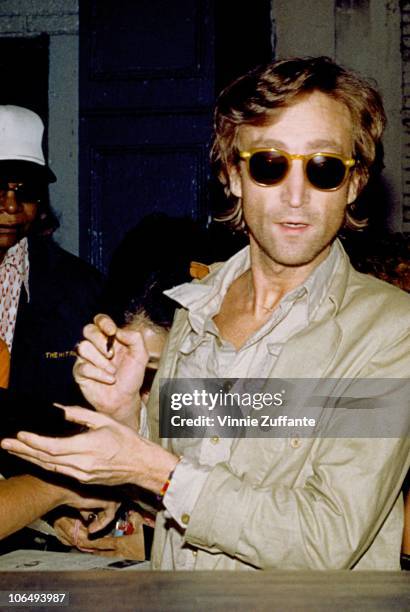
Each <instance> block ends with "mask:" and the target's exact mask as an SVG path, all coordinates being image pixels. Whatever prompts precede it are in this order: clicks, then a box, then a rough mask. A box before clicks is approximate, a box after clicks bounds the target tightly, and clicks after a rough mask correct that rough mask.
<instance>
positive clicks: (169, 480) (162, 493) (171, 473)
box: [157, 457, 182, 501]
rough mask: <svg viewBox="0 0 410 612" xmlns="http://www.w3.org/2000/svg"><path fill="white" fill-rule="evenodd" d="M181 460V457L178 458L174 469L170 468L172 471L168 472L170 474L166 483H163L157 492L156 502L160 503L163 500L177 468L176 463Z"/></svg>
mask: <svg viewBox="0 0 410 612" xmlns="http://www.w3.org/2000/svg"><path fill="white" fill-rule="evenodd" d="M181 459H182V457H179V458H178V461H177V463H176V464H175V467H174V468H172V470H171V471H170V473H169V475H168V478H167V479H166V481H165V482H164V484H163V485H162V487H161V490H160V492H159V493H158V495H157V500H158V501H162V500H163V497H164V495H165V493H166V492H167V491H168V487H169V485H170V484H171V480H172V477H173V475H174V472H175V468H176V467H177V465H178V463H179V462H180V461H181Z"/></svg>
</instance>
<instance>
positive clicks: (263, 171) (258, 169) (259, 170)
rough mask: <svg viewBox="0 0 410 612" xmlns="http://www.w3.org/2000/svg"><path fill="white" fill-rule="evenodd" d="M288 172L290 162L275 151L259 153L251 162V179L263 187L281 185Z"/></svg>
mask: <svg viewBox="0 0 410 612" xmlns="http://www.w3.org/2000/svg"><path fill="white" fill-rule="evenodd" d="M287 170H288V160H287V159H286V157H284V156H283V155H281V154H280V153H275V152H274V151H259V152H257V153H254V154H253V155H252V156H251V158H250V160H249V172H250V174H251V177H252V178H253V179H254V180H255V181H256V182H257V183H261V184H262V185H275V184H276V183H279V182H280V181H281V180H282V179H283V177H284V176H285V174H286V172H287Z"/></svg>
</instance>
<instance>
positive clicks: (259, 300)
mask: <svg viewBox="0 0 410 612" xmlns="http://www.w3.org/2000/svg"><path fill="white" fill-rule="evenodd" d="M329 252H330V246H328V247H326V249H324V250H323V251H322V253H320V255H319V256H317V257H316V258H315V259H314V260H313V261H310V262H307V263H306V264H302V265H299V266H289V265H283V264H280V263H278V262H275V261H273V260H272V259H271V258H270V257H269V256H268V255H267V254H266V253H264V252H263V251H262V250H261V249H260V248H259V247H258V246H257V245H255V243H254V242H253V241H252V240H251V243H250V256H251V267H250V270H249V272H248V275H249V278H248V281H247V282H248V287H249V289H248V296H249V298H250V299H251V300H252V304H253V310H254V312H257V311H258V310H259V309H262V310H270V311H272V310H274V308H275V306H276V305H277V304H278V303H279V302H280V300H281V299H282V298H283V296H284V295H286V294H287V293H289V292H291V291H293V289H296V287H299V286H300V285H302V284H303V283H304V282H305V280H306V279H307V278H308V277H309V276H310V274H311V273H312V272H313V270H315V268H317V266H318V265H319V264H321V263H322V261H324V260H325V259H326V258H327V256H328V255H329Z"/></svg>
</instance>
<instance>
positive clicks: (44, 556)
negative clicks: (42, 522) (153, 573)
mask: <svg viewBox="0 0 410 612" xmlns="http://www.w3.org/2000/svg"><path fill="white" fill-rule="evenodd" d="M95 569H116V570H118V569H120V570H122V571H124V570H149V569H150V562H149V561H142V562H141V561H127V560H124V559H122V558H120V557H100V556H98V555H92V554H87V553H60V552H51V551H43V550H15V551H13V552H11V553H8V554H6V555H1V556H0V571H2V572H7V571H9V572H15V571H16V570H17V571H23V572H26V571H35V572H61V571H76V570H95Z"/></svg>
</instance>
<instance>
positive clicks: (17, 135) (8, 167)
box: [0, 105, 56, 183]
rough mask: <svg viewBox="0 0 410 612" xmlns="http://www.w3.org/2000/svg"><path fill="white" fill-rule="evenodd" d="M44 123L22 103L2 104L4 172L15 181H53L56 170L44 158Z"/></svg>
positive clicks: (1, 160)
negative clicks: (15, 104) (52, 169)
mask: <svg viewBox="0 0 410 612" xmlns="http://www.w3.org/2000/svg"><path fill="white" fill-rule="evenodd" d="M43 134H44V124H43V122H42V120H41V119H40V117H39V116H38V115H37V114H36V113H34V112H33V111H31V110H29V109H28V108H23V107H22V106H13V105H5V106H2V105H0V175H1V176H3V178H9V179H14V180H16V179H17V180H26V179H31V180H37V181H38V180H41V181H45V182H47V183H53V182H54V181H55V180H56V177H55V175H54V173H53V172H52V171H51V170H50V168H49V167H48V166H47V164H46V161H45V159H44V154H43V149H42V141H43Z"/></svg>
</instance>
